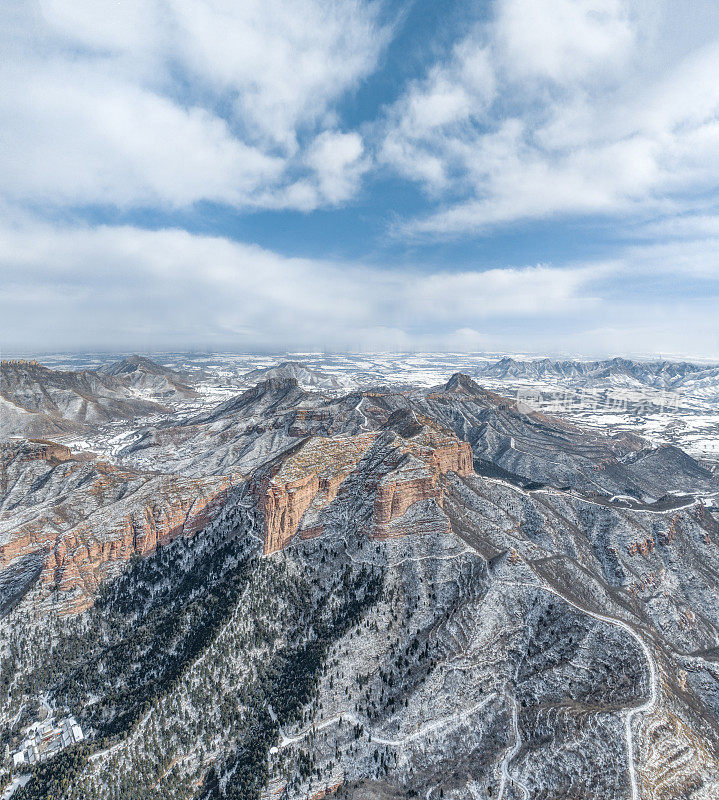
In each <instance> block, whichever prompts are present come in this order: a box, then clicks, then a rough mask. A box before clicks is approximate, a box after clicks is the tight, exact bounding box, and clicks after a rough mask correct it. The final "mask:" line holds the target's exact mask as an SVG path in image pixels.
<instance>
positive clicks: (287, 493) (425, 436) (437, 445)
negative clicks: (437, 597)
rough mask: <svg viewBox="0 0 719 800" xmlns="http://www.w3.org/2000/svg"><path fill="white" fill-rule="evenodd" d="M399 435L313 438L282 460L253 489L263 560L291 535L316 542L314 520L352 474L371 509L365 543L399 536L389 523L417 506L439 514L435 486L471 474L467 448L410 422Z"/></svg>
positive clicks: (318, 524)
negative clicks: (425, 505)
mask: <svg viewBox="0 0 719 800" xmlns="http://www.w3.org/2000/svg"><path fill="white" fill-rule="evenodd" d="M423 423H424V424H423ZM403 432H404V433H405V434H407V435H406V437H405V436H402V435H400V433H398V432H397V431H396V430H394V429H393V426H392V425H390V430H388V431H386V432H384V433H381V434H380V433H368V434H361V435H358V436H345V437H337V438H327V437H312V438H310V439H307V440H305V442H303V444H302V445H300V446H299V447H298V448H296V449H295V450H293V451H292V452H291V453H290V454H288V455H286V456H283V457H282V458H281V459H280V460H279V462H278V463H277V464H275V465H274V466H273V467H272V468H271V469H270V470H269V471H268V472H267V473H266V474H265V475H263V476H262V477H261V478H259V479H258V480H257V481H256V482H255V485H254V488H253V491H254V493H255V495H256V497H257V503H258V507H259V508H260V510H261V511H262V513H263V515H264V526H265V528H264V552H265V554H269V553H273V552H276V551H277V550H281V549H282V548H283V547H285V546H286V545H287V543H288V542H289V541H290V540H291V539H292V538H293V537H294V536H295V535H297V534H299V535H300V536H301V537H302V538H309V537H311V536H316V535H318V534H320V533H321V532H322V530H323V526H322V522H321V520H320V516H321V514H320V512H321V511H322V510H323V509H325V507H326V506H328V505H329V504H330V503H331V502H332V501H333V500H334V499H335V497H336V496H337V493H338V491H339V490H340V487H341V485H342V483H343V482H344V481H345V480H346V479H347V478H348V477H349V476H350V475H351V474H352V473H360V477H361V485H362V493H363V495H364V496H367V497H369V498H371V502H372V503H373V510H372V514H371V523H370V525H369V527H368V528H367V529H366V530H365V533H366V534H367V535H368V536H369V537H370V538H388V537H390V536H397V535H404V533H406V530H405V528H404V527H403V526H401V525H395V524H393V523H395V521H397V520H399V519H400V518H401V517H403V516H404V515H405V514H406V513H407V512H408V510H409V509H410V508H411V507H412V506H415V505H416V504H418V503H423V502H426V501H431V502H432V503H434V504H435V505H436V506H438V507H439V508H441V506H442V502H443V497H444V490H443V488H442V485H441V482H440V480H439V478H440V476H441V475H443V474H445V473H447V472H450V471H452V472H456V473H458V474H459V475H468V474H470V473H471V472H472V471H473V467H472V451H471V448H470V445H469V444H468V443H467V442H462V441H460V440H459V439H457V437H455V436H453V435H452V434H449V433H447V432H445V431H442V430H440V429H439V428H437V427H436V426H431V425H428V424H426V421H424V420H423V421H422V422H418V421H417V419H416V418H415V419H414V425H413V426H412V427H411V429H410V430H407V429H405V430H404V431H403ZM431 516H434V514H433V513H431ZM415 522H416V520H415ZM445 522H446V520H445ZM420 527H421V526H420Z"/></svg>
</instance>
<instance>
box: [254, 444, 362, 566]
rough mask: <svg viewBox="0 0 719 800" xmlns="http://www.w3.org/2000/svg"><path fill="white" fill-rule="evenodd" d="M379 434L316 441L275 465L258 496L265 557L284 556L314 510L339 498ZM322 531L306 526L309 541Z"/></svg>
mask: <svg viewBox="0 0 719 800" xmlns="http://www.w3.org/2000/svg"><path fill="white" fill-rule="evenodd" d="M376 438H377V434H362V435H360V436H347V437H343V438H341V439H331V438H328V437H324V436H316V437H313V438H311V439H309V440H307V441H305V442H304V443H303V444H302V445H301V446H300V447H299V448H296V449H295V450H293V452H292V453H291V454H290V455H289V456H287V457H285V458H283V459H281V460H280V462H279V463H277V464H275V465H273V466H272V467H271V468H270V470H269V472H268V474H266V475H264V476H263V477H262V478H260V479H259V481H258V482H257V483H256V484H255V486H254V488H253V491H254V493H255V495H256V497H257V504H258V507H259V508H260V510H261V511H262V513H263V515H264V519H265V545H264V552H265V554H267V553H274V552H275V551H276V550H281V549H282V548H283V547H284V546H285V545H286V544H287V543H288V542H289V540H290V539H291V538H292V537H293V536H294V535H295V534H296V533H297V532H298V530H299V528H300V524H301V523H302V520H303V517H304V516H305V514H306V513H307V512H308V510H310V507H312V509H311V510H312V511H313V512H314V514H315V515H316V514H317V513H319V511H321V510H322V509H323V508H324V507H325V506H326V505H327V504H328V503H330V502H332V500H334V498H335V497H336V495H337V492H338V490H339V487H340V486H341V484H342V482H343V481H344V480H345V478H346V477H347V476H348V475H349V474H350V473H351V472H352V471H353V470H354V469H355V468H356V466H357V464H358V462H359V461H360V459H361V458H362V456H363V455H364V454H365V453H366V451H367V450H368V448H369V447H370V446H371V445H372V443H373V442H374V441H375V439H376ZM321 530H322V528H321V526H320V525H315V526H312V525H311V524H310V525H308V526H306V527H305V529H304V531H303V533H304V535H305V536H312V535H317V534H319V533H320V532H321Z"/></svg>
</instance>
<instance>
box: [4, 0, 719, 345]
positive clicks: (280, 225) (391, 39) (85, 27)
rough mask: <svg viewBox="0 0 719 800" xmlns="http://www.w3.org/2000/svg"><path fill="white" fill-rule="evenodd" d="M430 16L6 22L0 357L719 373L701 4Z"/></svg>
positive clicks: (710, 0)
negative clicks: (190, 354)
mask: <svg viewBox="0 0 719 800" xmlns="http://www.w3.org/2000/svg"><path fill="white" fill-rule="evenodd" d="M451 8H454V10H455V12H456V13H455V14H454V16H453V15H452V13H450V10H451ZM425 11H426V9H425V8H424V6H423V4H422V2H420V3H405V2H403V0H335V2H332V3H329V2H326V0H244V1H243V2H241V3H238V2H235V1H234V0H124V2H122V3H117V2H115V1H114V0H11V1H10V2H9V3H6V4H5V5H4V6H3V7H2V9H1V10H0V47H1V48H2V51H3V55H4V56H5V58H4V69H3V70H2V72H1V73H0V118H1V119H2V129H1V134H0V136H1V139H0V175H1V176H2V178H1V180H0V211H2V218H3V222H2V223H0V320H1V322H0V347H5V348H6V349H7V348H14V349H48V348H52V347H84V348H92V347H110V348H112V347H123V346H127V347H132V348H135V349H137V348H140V349H153V348H155V347H161V346H162V347H168V346H172V347H178V348H181V347H186V346H191V345H199V346H208V347H235V348H237V349H253V348H263V349H276V350H283V349H294V348H298V347H299V348H305V349H308V348H317V347H329V348H334V349H357V348H364V349H372V348H380V349H386V348H389V349H408V348H450V349H487V348H489V349H508V348H509V349H523V350H531V351H541V350H549V351H552V352H576V351H580V352H584V353H588V354H603V353H610V352H624V353H649V352H651V351H653V350H658V351H662V352H665V353H669V352H674V353H677V352H685V353H688V354H695V355H703V356H714V357H717V358H719V322H718V321H717V319H716V313H715V310H714V308H715V306H716V303H717V301H719V258H718V257H717V253H719V197H718V196H717V192H716V187H717V185H718V183H719V82H718V81H717V80H716V75H717V74H719V6H717V4H716V2H714V0H695V2H692V3H691V4H676V3H672V2H670V0H493V2H492V3H490V4H489V5H486V4H479V3H477V4H476V7H473V6H470V5H468V4H462V3H457V4H454V5H453V4H452V3H449V4H448V5H447V13H446V19H445V17H443V18H442V19H445V22H446V24H447V25H450V24H451V25H454V30H452V31H450V32H449V33H451V34H452V36H449V37H448V36H446V35H444V34H447V32H446V31H445V32H444V34H443V35H439V33H438V32H437V31H435V30H433V29H431V28H430V27H429V26H426V27H425V28H422V27H421V22H422V19H423V18H424V16H426V14H425ZM413 15H414V16H413ZM407 20H410V22H412V24H407V25H406V27H407V30H410V29H412V25H414V26H415V27H417V26H419V27H418V30H419V34H420V35H417V36H416V41H415V40H412V39H411V38H408V35H405V34H406V32H405V34H403V31H404V29H403V25H405V23H406V22H407ZM403 36H404V38H403ZM448 38H449V39H450V41H449V44H447V39H448ZM208 209H210V210H209V211H208ZM213 214H214V215H215V216H212V215H213ZM298 220H299V221H298ZM571 226H574V227H571ZM582 226H584V227H582ZM528 230H530V231H533V232H535V233H536V235H537V245H536V247H535V248H532V254H531V255H530V256H529V257H522V258H521V259H519V260H518V259H517V258H514V259H513V258H509V257H506V258H505V257H504V256H503V252H502V250H501V248H500V246H499V245H498V244H496V243H497V242H508V243H509V244H510V245H512V244H513V242H514V241H515V239H514V238H513V237H516V240H517V241H520V240H521V239H522V237H525V239H526V237H527V236H528V234H527V231H528ZM567 231H570V234H571V235H570V236H568V234H567ZM288 232H289V233H288ZM292 232H295V233H294V235H293V234H292ZM275 233H276V234H277V235H276V236H275ZM583 237H586V252H584V250H585V239H584V238H583ZM592 237H593V238H592ZM590 239H591V240H592V241H591V252H589V247H590ZM288 240H291V244H290V245H289V246H288V244H287V242H288ZM458 241H459V242H463V243H464V249H463V250H462V251H461V252H462V259H461V266H458V265H456V264H455V263H454V261H453V255H452V254H453V253H455V252H457V250H452V249H451V247H448V248H447V249H446V250H443V249H442V248H443V245H444V243H445V242H447V243H450V245H451V246H455V245H456V243H457V242H458ZM259 242H262V246H260V244H258V243H259ZM281 243H282V244H281ZM528 249H529V248H527V247H526V246H525V247H524V251H525V252H526V251H527V250H528ZM545 249H548V250H550V251H551V252H552V253H554V256H553V257H552V258H551V259H550V258H548V257H547V256H546V255H545V253H544V250H545ZM487 251H489V252H491V253H492V256H491V257H489V256H487V255H486V252H487ZM298 253H312V254H313V255H314V256H315V257H313V258H298V257H297V254H298ZM318 253H319V254H323V253H327V254H328V255H326V256H325V257H317V254H318ZM330 253H331V254H332V255H331V256H330V255H329V254H330ZM474 253H476V254H477V265H476V266H474V265H473V264H474V261H473V254H474ZM480 257H481V259H482V260H481V262H480V261H479V258H480Z"/></svg>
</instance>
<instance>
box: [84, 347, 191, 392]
mask: <svg viewBox="0 0 719 800" xmlns="http://www.w3.org/2000/svg"><path fill="white" fill-rule="evenodd" d="M97 371H98V372H99V373H101V374H103V375H111V376H114V377H116V378H118V379H120V381H121V382H122V384H123V385H124V386H127V387H128V388H130V389H132V390H133V391H135V392H137V393H138V394H140V395H142V396H145V397H152V398H155V399H158V400H161V399H165V400H168V399H175V400H177V399H193V398H196V397H197V396H198V395H197V393H196V392H195V391H194V389H192V388H191V387H190V385H189V383H188V380H187V378H186V377H185V376H184V375H181V374H180V373H179V372H176V371H175V370H172V369H168V368H167V367H163V366H162V365H161V364H157V363H156V362H154V361H152V360H151V359H149V358H146V357H145V356H138V355H132V356H128V357H127V358H123V359H121V360H120V361H115V362H113V363H111V364H105V365H103V366H102V367H100V368H99V369H98V370H97Z"/></svg>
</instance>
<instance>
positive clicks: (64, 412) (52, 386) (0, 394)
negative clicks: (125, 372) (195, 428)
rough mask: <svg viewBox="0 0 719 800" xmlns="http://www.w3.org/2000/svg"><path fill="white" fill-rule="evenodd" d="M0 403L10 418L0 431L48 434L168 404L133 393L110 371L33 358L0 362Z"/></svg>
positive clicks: (161, 408) (162, 410)
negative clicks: (59, 366) (55, 365)
mask: <svg viewBox="0 0 719 800" xmlns="http://www.w3.org/2000/svg"><path fill="white" fill-rule="evenodd" d="M0 402H2V404H3V406H4V408H5V410H6V412H8V411H9V412H10V414H11V418H10V419H9V420H4V421H3V422H2V424H0V435H4V436H5V437H7V436H11V435H15V436H22V435H29V434H32V435H38V434H46V435H51V434H54V433H58V432H59V431H60V430H62V431H67V430H78V429H82V428H83V427H84V426H88V425H97V424H100V423H105V422H110V421H112V420H118V419H125V420H127V419H134V418H136V417H141V416H149V415H151V414H157V413H165V412H167V411H168V410H169V409H167V408H166V407H165V406H163V405H160V404H158V403H154V402H150V401H148V400H146V399H143V398H142V397H139V396H138V395H137V393H136V392H135V391H134V390H133V389H132V387H131V386H129V385H127V384H125V383H124V382H123V381H122V380H120V379H118V378H117V377H115V376H112V375H103V374H100V373H97V372H92V371H88V370H83V371H80V372H70V371H59V370H52V369H48V368H47V367H44V366H42V365H41V364H38V363H37V362H36V361H2V362H0Z"/></svg>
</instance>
